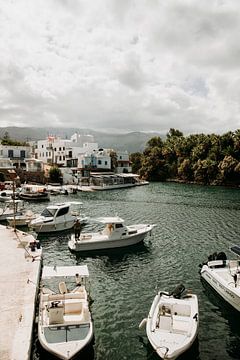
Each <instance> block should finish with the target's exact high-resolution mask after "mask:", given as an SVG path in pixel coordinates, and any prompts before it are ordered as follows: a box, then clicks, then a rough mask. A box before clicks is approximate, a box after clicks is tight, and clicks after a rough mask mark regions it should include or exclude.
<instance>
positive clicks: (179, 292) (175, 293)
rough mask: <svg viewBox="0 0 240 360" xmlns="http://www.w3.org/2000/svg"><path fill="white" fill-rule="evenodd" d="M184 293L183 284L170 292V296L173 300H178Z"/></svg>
mask: <svg viewBox="0 0 240 360" xmlns="http://www.w3.org/2000/svg"><path fill="white" fill-rule="evenodd" d="M184 291H185V286H184V285H183V284H180V285H178V286H177V287H176V288H175V289H174V290H173V291H172V292H171V294H170V295H172V296H173V297H174V298H175V299H180V298H181V295H182V293H183V292H184Z"/></svg>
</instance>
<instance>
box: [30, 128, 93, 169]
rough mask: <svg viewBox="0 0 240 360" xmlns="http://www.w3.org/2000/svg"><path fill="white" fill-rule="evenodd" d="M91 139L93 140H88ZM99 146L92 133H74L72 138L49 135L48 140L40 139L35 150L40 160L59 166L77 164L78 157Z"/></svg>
mask: <svg viewBox="0 0 240 360" xmlns="http://www.w3.org/2000/svg"><path fill="white" fill-rule="evenodd" d="M86 140H89V141H90V140H91V141H92V142H86ZM97 148H98V144H97V143H95V142H93V136H91V135H78V134H74V135H73V136H72V137H71V140H67V139H64V140H63V139H61V138H60V137H55V136H48V138H47V139H46V140H39V141H38V142H37V148H36V150H35V153H36V156H37V158H38V159H39V160H42V161H43V162H44V163H48V164H57V165H58V166H62V167H65V166H69V167H72V166H77V165H78V164H77V158H78V156H79V155H83V154H85V153H87V152H92V151H94V150H96V149H97Z"/></svg>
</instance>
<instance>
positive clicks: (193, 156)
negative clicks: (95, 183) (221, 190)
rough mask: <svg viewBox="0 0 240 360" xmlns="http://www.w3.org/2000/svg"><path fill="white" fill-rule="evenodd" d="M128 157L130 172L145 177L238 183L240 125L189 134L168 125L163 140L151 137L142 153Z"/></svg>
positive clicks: (220, 183)
mask: <svg viewBox="0 0 240 360" xmlns="http://www.w3.org/2000/svg"><path fill="white" fill-rule="evenodd" d="M130 158H131V161H132V168H133V172H136V173H138V174H139V175H140V176H141V177H142V178H144V179H146V180H150V181H166V180H169V179H171V180H175V181H182V182H194V183H199V184H210V185H233V186H239V185H240V129H238V130H236V131H235V132H227V133H226V134H223V135H215V134H210V135H205V134H195V135H189V136H183V134H182V132H180V131H179V130H175V129H170V130H169V132H168V134H167V137H166V139H165V140H162V139H161V137H159V136H157V137H152V138H151V139H150V140H149V141H148V142H147V146H146V148H145V150H144V151H143V152H142V153H141V152H136V153H132V154H131V157H130Z"/></svg>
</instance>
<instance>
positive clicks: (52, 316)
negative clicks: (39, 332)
mask: <svg viewBox="0 0 240 360" xmlns="http://www.w3.org/2000/svg"><path fill="white" fill-rule="evenodd" d="M63 312H64V309H63V305H62V304H58V305H57V306H56V307H50V308H49V309H48V316H49V325H52V324H62V323H63Z"/></svg>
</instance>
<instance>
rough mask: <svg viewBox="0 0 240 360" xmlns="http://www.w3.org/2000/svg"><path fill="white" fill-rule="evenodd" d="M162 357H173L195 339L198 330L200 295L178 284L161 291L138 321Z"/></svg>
mask: <svg viewBox="0 0 240 360" xmlns="http://www.w3.org/2000/svg"><path fill="white" fill-rule="evenodd" d="M144 325H146V333H147V337H148V340H149V342H150V343H151V345H152V347H153V349H154V350H155V351H156V353H157V354H158V355H159V356H160V358H162V359H169V360H170V359H171V360H174V359H176V358H177V357H178V356H180V355H181V354H183V353H184V352H185V351H186V350H188V349H189V348H190V347H191V346H192V344H193V343H194V341H195V339H196V337H197V333H198V299H197V296H196V295H194V294H192V293H191V292H188V291H185V287H184V286H183V285H179V286H177V287H176V289H174V290H173V291H172V292H162V291H160V292H158V294H157V295H156V296H155V298H154V300H153V303H152V306H151V308H150V311H149V314H148V317H147V318H146V319H143V320H142V321H141V323H140V325H139V327H140V328H142V327H143V326H144Z"/></svg>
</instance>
